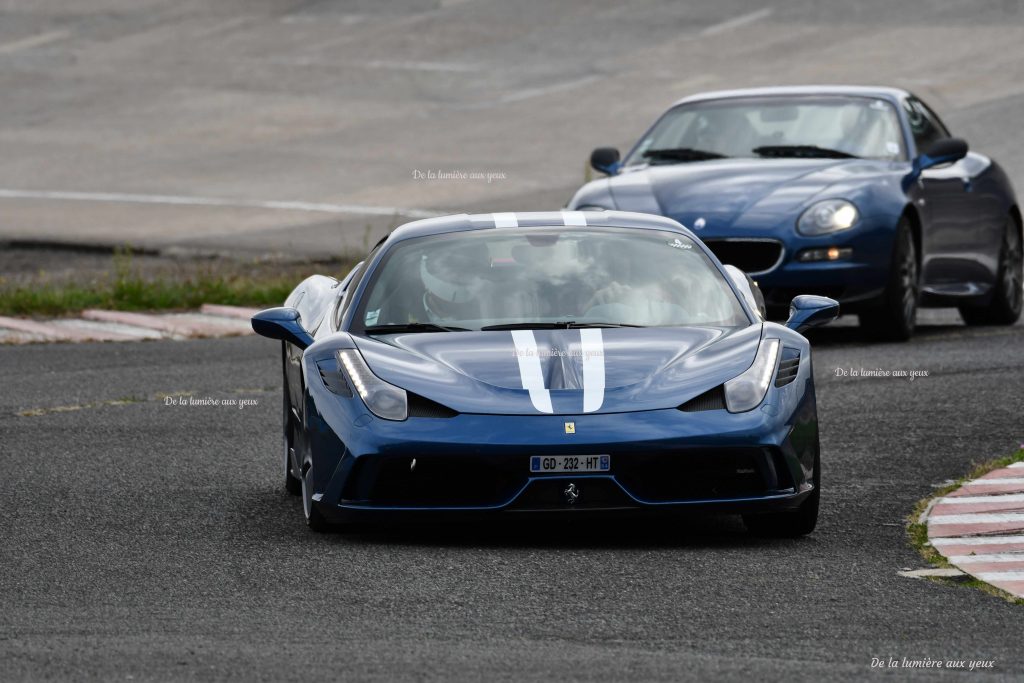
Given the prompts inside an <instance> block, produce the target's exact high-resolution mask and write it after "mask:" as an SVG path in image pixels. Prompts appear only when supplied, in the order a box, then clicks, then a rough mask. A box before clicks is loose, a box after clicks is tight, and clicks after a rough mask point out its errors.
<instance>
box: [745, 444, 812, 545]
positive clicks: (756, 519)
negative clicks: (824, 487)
mask: <svg viewBox="0 0 1024 683" xmlns="http://www.w3.org/2000/svg"><path fill="white" fill-rule="evenodd" d="M820 503H821V456H820V455H819V456H818V457H817V458H815V459H814V491H812V492H811V495H809V496H808V497H807V499H806V500H805V501H804V502H803V503H801V504H800V507H798V508H797V509H796V510H787V511H786V512H769V513H766V514H759V515H743V524H744V525H746V527H747V531H749V532H750V533H752V534H755V535H757V536H771V537H775V538H796V537H797V536H806V535H807V534H809V533H811V532H812V531H814V527H815V526H817V524H818V507H819V505H820Z"/></svg>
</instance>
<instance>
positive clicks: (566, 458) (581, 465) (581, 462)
mask: <svg viewBox="0 0 1024 683" xmlns="http://www.w3.org/2000/svg"><path fill="white" fill-rule="evenodd" d="M611 468H612V456H610V455H532V456H530V472H541V473H547V472H607V471H608V470H610V469H611Z"/></svg>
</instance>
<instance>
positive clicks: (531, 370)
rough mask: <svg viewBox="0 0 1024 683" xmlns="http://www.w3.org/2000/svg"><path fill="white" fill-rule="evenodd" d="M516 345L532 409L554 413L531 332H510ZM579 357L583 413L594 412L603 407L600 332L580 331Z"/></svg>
mask: <svg viewBox="0 0 1024 683" xmlns="http://www.w3.org/2000/svg"><path fill="white" fill-rule="evenodd" d="M512 342H513V343H514V344H515V346H516V361H517V362H518V363H519V378H520V380H521V381H522V383H523V388H524V389H526V390H527V391H529V392H530V401H531V402H532V403H533V407H534V408H536V409H537V410H538V411H540V412H542V413H553V412H554V409H553V408H552V406H551V390H550V389H548V388H547V387H545V386H544V372H543V370H542V369H541V364H540V354H539V353H538V351H537V340H536V338H535V337H534V336H533V332H532V331H530V330H512ZM580 354H581V356H582V358H581V361H582V364H583V412H584V413H593V412H594V411H597V410H600V409H601V406H602V405H603V404H604V388H605V372H604V339H603V338H602V337H601V330H600V329H583V330H580Z"/></svg>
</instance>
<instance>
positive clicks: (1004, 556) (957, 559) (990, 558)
mask: <svg viewBox="0 0 1024 683" xmlns="http://www.w3.org/2000/svg"><path fill="white" fill-rule="evenodd" d="M946 559H947V560H949V561H950V562H952V563H953V564H971V563H974V562H1024V553H992V554H991V555H953V556H952V557H947V558H946Z"/></svg>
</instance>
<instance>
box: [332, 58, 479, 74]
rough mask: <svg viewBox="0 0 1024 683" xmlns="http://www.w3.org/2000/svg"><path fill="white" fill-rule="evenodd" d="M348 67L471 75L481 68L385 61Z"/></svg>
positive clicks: (460, 64) (456, 63)
mask: <svg viewBox="0 0 1024 683" xmlns="http://www.w3.org/2000/svg"><path fill="white" fill-rule="evenodd" d="M348 66H363V67H366V68H368V69H397V70H399V71H403V70H404V71H438V72H441V73H471V72H474V71H480V69H481V67H480V66H478V65H476V64H463V63H461V62H419V61H397V62H394V61H389V60H385V59H375V60H372V61H369V62H355V63H349V64H348Z"/></svg>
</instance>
